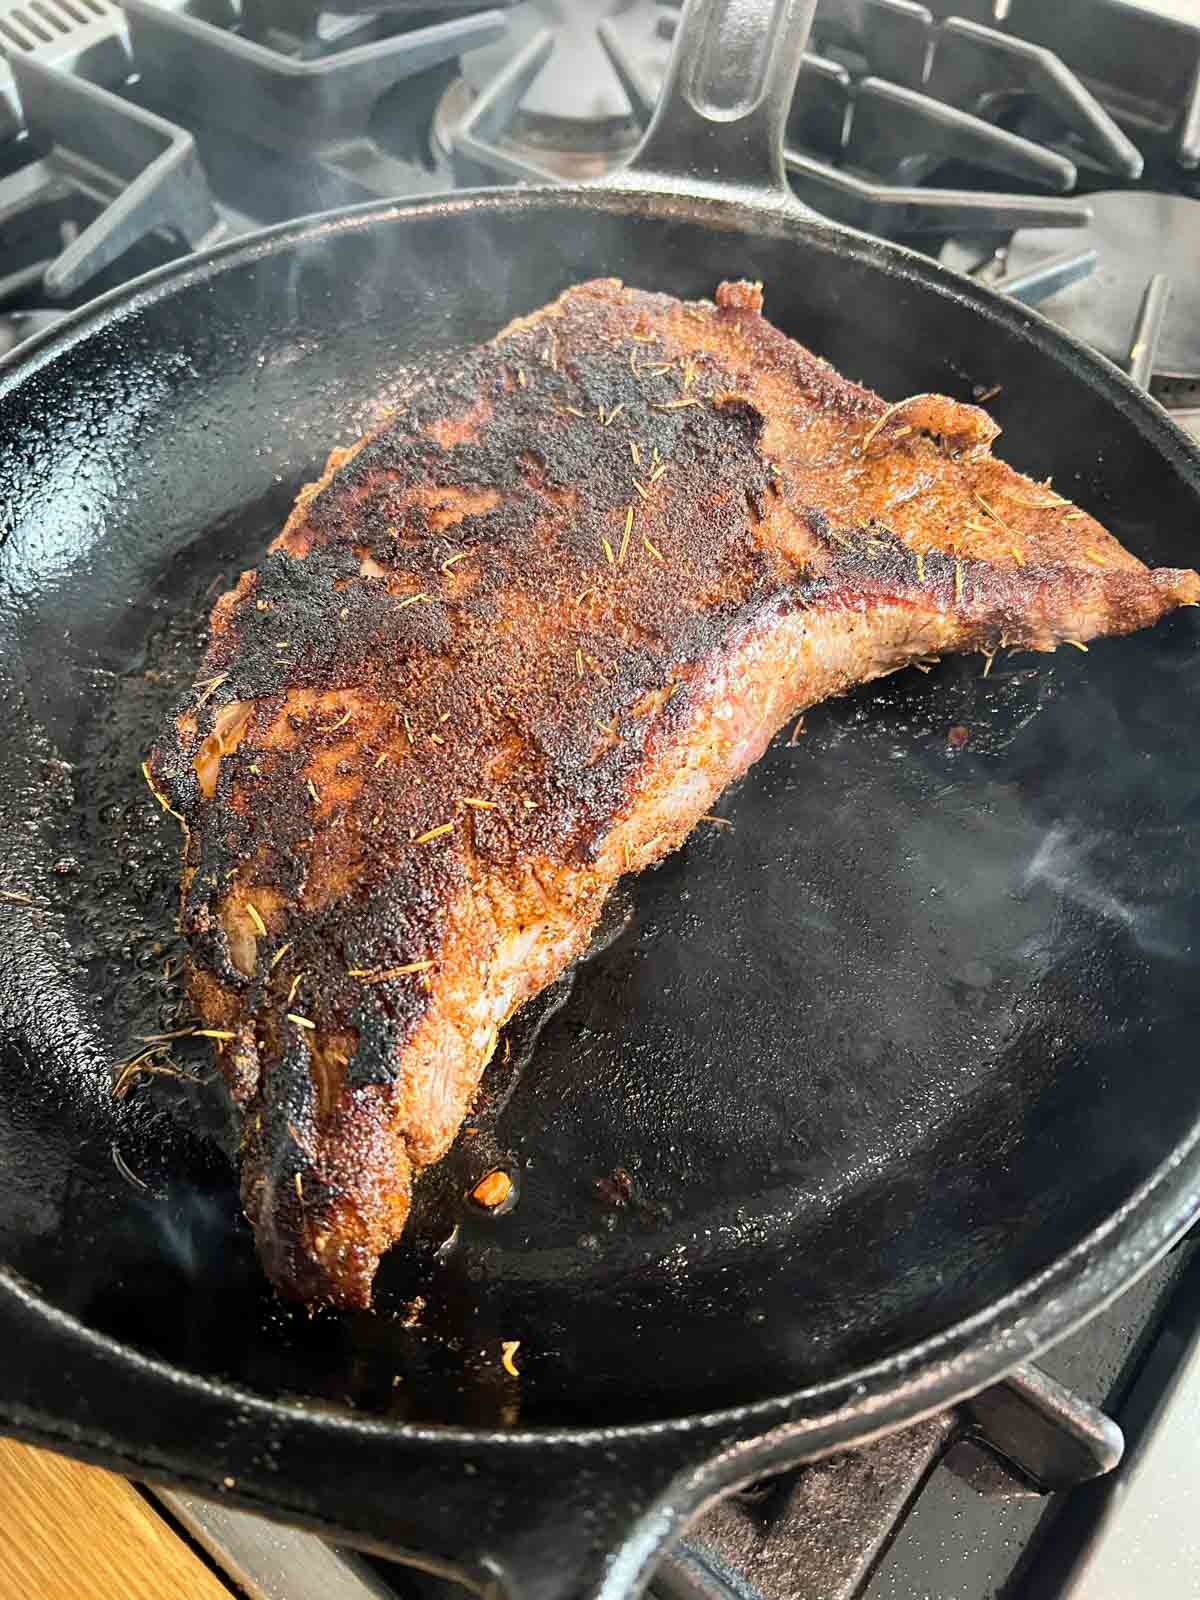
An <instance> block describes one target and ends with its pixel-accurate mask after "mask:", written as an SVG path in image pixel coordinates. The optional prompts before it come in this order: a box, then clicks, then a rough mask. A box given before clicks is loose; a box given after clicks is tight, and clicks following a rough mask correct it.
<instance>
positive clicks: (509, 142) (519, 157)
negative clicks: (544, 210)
mask: <svg viewBox="0 0 1200 1600" xmlns="http://www.w3.org/2000/svg"><path fill="white" fill-rule="evenodd" d="M662 16H663V13H662V11H661V9H660V7H659V6H658V5H657V4H655V3H654V0H591V3H589V4H586V5H579V4H575V5H571V4H567V3H564V0H526V3H525V4H523V5H520V6H518V7H517V9H516V10H515V11H513V12H512V13H510V15H509V31H508V35H507V37H506V39H505V40H503V41H502V42H501V43H500V44H498V45H496V46H493V47H490V48H486V49H483V50H474V51H472V52H471V53H470V54H469V55H466V56H464V57H463V60H462V76H461V77H460V78H458V79H457V80H456V81H455V82H454V83H452V84H451V85H450V87H449V88H448V89H447V91H446V93H445V94H444V95H443V97H442V100H441V102H440V103H439V105H438V108H437V111H436V113H435V115H434V122H433V141H434V146H435V148H436V149H437V151H438V153H439V154H441V155H442V156H444V157H446V158H448V159H450V160H451V161H452V162H453V164H454V166H455V171H456V175H457V176H459V178H460V181H465V182H471V183H473V182H481V181H482V182H490V181H493V180H494V176H495V173H496V172H497V171H499V172H501V173H502V174H503V175H504V176H506V177H510V178H513V177H515V178H526V179H527V178H530V177H536V178H538V179H539V180H540V181H554V180H556V179H557V180H563V179H565V180H568V181H578V180H580V179H583V178H593V177H599V176H601V175H602V174H603V173H605V172H611V171H613V170H614V169H615V168H617V167H620V166H622V165H623V164H624V163H625V162H626V161H627V160H628V159H629V157H630V156H631V155H632V154H633V152H634V150H635V149H636V148H637V143H638V140H639V138H640V137H641V133H642V129H643V127H644V125H645V120H646V111H647V105H646V103H645V102H646V98H647V96H646V93H643V94H641V95H639V93H638V89H637V88H634V87H633V86H632V85H631V84H630V83H629V72H630V71H632V72H633V73H634V74H636V76H637V78H638V80H639V83H642V84H652V85H653V86H654V89H653V91H649V93H651V94H652V93H653V92H656V91H657V88H658V85H659V83H660V82H661V81H662V77H663V74H664V72H665V71H666V64H667V59H668V57H669V55H670V49H671V47H670V32H669V31H668V30H666V29H664V28H663V27H662V25H661V19H662ZM614 38H616V39H618V40H619V41H620V43H619V51H620V56H619V58H617V59H614V52H613V50H612V48H611V41H612V40H613V39H614ZM514 46H515V49H514ZM626 61H628V63H629V65H628V67H627V66H626ZM581 86H586V87H585V88H581Z"/></svg>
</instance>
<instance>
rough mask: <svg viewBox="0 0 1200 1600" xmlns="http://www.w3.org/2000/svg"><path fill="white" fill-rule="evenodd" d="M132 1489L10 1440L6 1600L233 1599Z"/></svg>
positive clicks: (0, 1553) (0, 1584)
mask: <svg viewBox="0 0 1200 1600" xmlns="http://www.w3.org/2000/svg"><path fill="white" fill-rule="evenodd" d="M230 1593H231V1591H230V1590H229V1589H227V1588H226V1587H225V1585H224V1584H223V1583H222V1582H221V1580H220V1579H219V1578H217V1577H214V1575H213V1573H212V1572H211V1571H210V1570H209V1568H208V1567H207V1566H205V1564H204V1562H203V1561H202V1560H201V1559H200V1558H199V1557H198V1556H196V1555H195V1554H193V1552H192V1550H191V1549H190V1547H189V1546H188V1545H187V1544H186V1543H185V1542H184V1540H183V1539H181V1538H180V1537H179V1535H178V1534H177V1533H175V1532H174V1530H173V1529H172V1528H171V1526H170V1524H169V1523H167V1522H166V1521H164V1520H163V1518H162V1517H161V1516H159V1515H158V1513H157V1512H156V1511H155V1510H154V1508H153V1507H152V1506H151V1505H149V1504H147V1502H146V1501H145V1500H144V1499H143V1498H142V1496H141V1495H140V1494H139V1493H138V1492H137V1490H136V1489H135V1488H134V1487H133V1485H132V1484H130V1483H127V1482H126V1481H125V1479H124V1478H118V1477H116V1476H115V1475H114V1474H113V1473H111V1472H103V1471H101V1469H100V1468H99V1467H85V1466H82V1465H81V1464H80V1463H79V1462H77V1461H68V1460H67V1458H66V1457H65V1456H59V1455H55V1454H53V1452H51V1451H49V1450H35V1449H33V1448H32V1447H31V1446H30V1445H24V1444H15V1443H14V1442H13V1441H12V1440H10V1439H0V1600H230Z"/></svg>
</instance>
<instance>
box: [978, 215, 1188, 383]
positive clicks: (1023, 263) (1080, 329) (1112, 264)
mask: <svg viewBox="0 0 1200 1600" xmlns="http://www.w3.org/2000/svg"><path fill="white" fill-rule="evenodd" d="M1088 205H1089V207H1090V208H1091V210H1092V213H1093V215H1092V221H1091V222H1090V224H1089V225H1088V226H1087V227H1086V228H1084V229H1083V230H1082V231H1081V232H1080V233H1079V234H1077V235H1076V236H1075V240H1074V241H1073V242H1075V243H1077V245H1078V246H1079V248H1080V249H1086V250H1092V251H1095V253H1096V257H1097V260H1098V265H1097V267H1096V270H1095V272H1094V273H1093V274H1092V276H1091V277H1089V278H1088V279H1087V281H1086V282H1084V283H1076V284H1073V285H1071V286H1069V287H1065V288H1063V289H1061V290H1060V291H1059V292H1057V293H1055V294H1054V296H1053V298H1052V299H1051V300H1049V301H1048V303H1047V305H1046V308H1045V309H1046V314H1047V316H1049V317H1050V318H1051V320H1052V321H1053V322H1056V323H1057V324H1058V326H1059V327H1061V328H1065V329H1066V331H1067V332H1068V333H1073V334H1074V335H1075V337H1076V338H1077V339H1082V340H1083V342H1084V343H1085V344H1090V345H1092V346H1093V347H1094V348H1095V349H1097V350H1100V351H1102V352H1103V353H1104V354H1105V355H1106V356H1108V357H1109V358H1110V360H1113V361H1116V362H1118V363H1119V364H1121V365H1126V364H1127V363H1128V362H1129V361H1130V359H1131V354H1132V352H1133V349H1134V346H1135V345H1136V344H1137V343H1138V335H1137V331H1136V330H1137V329H1138V327H1139V316H1140V313H1141V311H1142V308H1143V302H1144V299H1145V295H1146V290H1147V285H1148V284H1149V283H1150V281H1151V280H1152V278H1153V277H1154V276H1155V275H1156V274H1157V275H1162V276H1165V277H1166V278H1167V279H1168V280H1169V281H1170V284H1171V289H1172V293H1171V296H1170V303H1169V305H1167V306H1166V307H1165V310H1164V312H1163V315H1162V318H1161V332H1160V337H1159V340H1158V348H1157V355H1156V358H1155V362H1154V375H1155V377H1156V378H1157V379H1159V380H1171V381H1173V382H1175V383H1179V382H1181V381H1183V382H1191V383H1195V382H1198V381H1200V278H1198V277H1197V274H1196V263H1197V261H1200V200H1194V199H1189V198H1188V197H1187V196H1185V195H1173V194H1157V193H1154V192H1152V191H1147V190H1135V189H1125V190H1118V191H1113V192H1101V193H1098V194H1092V195H1089V196H1088ZM1061 248H1062V245H1061V239H1060V237H1057V236H1056V235H1055V234H1053V233H1049V232H1047V231H1045V230H1042V229H1029V230H1027V231H1024V232H1021V233H1019V234H1017V236H1016V237H1015V238H1014V239H1013V241H1012V243H1011V244H1010V245H1009V246H1008V247H1007V249H1006V250H1005V251H1004V252H1003V257H1004V259H1003V261H1002V262H1001V261H998V260H996V259H995V258H992V257H990V256H989V257H988V259H987V260H986V261H985V262H984V266H983V271H982V275H983V276H984V277H990V276H991V275H992V274H993V273H994V272H995V270H996V269H997V267H1001V266H1002V268H1003V270H1004V271H1006V272H1007V273H1010V274H1019V275H1024V274H1026V273H1029V272H1036V271H1037V270H1038V268H1039V267H1040V266H1041V265H1042V264H1043V263H1045V262H1046V261H1047V260H1048V259H1049V258H1050V257H1051V256H1053V255H1054V254H1055V253H1056V252H1057V251H1060V250H1061ZM971 254H972V253H971V250H970V248H969V246H968V247H967V248H966V249H964V247H963V246H962V245H959V246H957V247H954V251H953V255H950V254H949V253H948V255H947V259H949V261H950V264H951V265H954V266H959V267H962V268H966V269H967V270H971V269H972V268H977V267H978V264H979V261H980V259H981V257H982V256H983V255H984V254H985V247H981V248H980V249H979V250H978V251H977V252H976V254H975V259H971Z"/></svg>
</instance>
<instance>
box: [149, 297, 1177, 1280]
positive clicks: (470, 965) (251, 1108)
mask: <svg viewBox="0 0 1200 1600" xmlns="http://www.w3.org/2000/svg"><path fill="white" fill-rule="evenodd" d="M760 309H761V295H760V293H759V291H758V289H757V287H756V286H753V285H748V284H724V285H722V286H721V287H720V288H719V289H718V291H717V297H716V304H715V305H713V304H707V303H703V304H692V305H684V304H681V303H680V302H679V301H678V300H675V299H673V298H671V297H670V296H667V295H658V294H647V293H642V292H640V291H637V290H634V289H627V288H624V287H622V285H621V284H620V283H618V282H616V281H612V280H606V281H600V282H595V283H587V284H583V285H580V286H579V287H577V288H574V289H571V290H569V291H568V292H567V293H566V294H564V295H563V296H562V297H561V298H560V299H559V300H557V301H555V302H554V303H553V304H552V305H550V306H548V307H546V308H545V309H543V310H541V311H539V312H537V313H536V314H534V315H532V316H530V317H527V318H524V319H522V320H521V321H518V322H515V323H513V324H512V325H511V326H510V327H509V328H507V329H506V330H505V331H504V332H503V333H502V334H500V335H499V337H498V338H497V339H496V340H495V341H494V342H493V343H491V344H489V345H487V346H485V347H483V348H481V349H477V350H472V351H469V352H468V353H466V354H464V355H463V356H462V357H461V358H458V359H457V360H455V361H453V362H448V363H447V365H446V367H445V369H444V370H442V371H439V372H437V373H435V374H433V375H431V376H430V378H429V379H428V381H427V382H425V383H423V384H422V385H421V386H420V387H419V388H415V389H414V390H413V391H412V392H411V393H410V394H409V396H408V397H407V399H406V400H405V401H404V402H403V403H402V404H401V405H400V407H399V409H398V410H397V411H396V412H395V413H394V414H393V415H392V416H391V417H390V419H389V420H388V421H387V422H386V423H385V425H384V426H382V427H381V428H380V429H379V430H378V431H377V432H376V433H374V434H372V435H370V436H369V437H368V438H366V439H365V440H363V441H361V442H360V443H359V444H357V445H355V446H353V447H352V448H351V449H349V450H343V451H337V452H335V453H334V455H333V456H331V458H330V461H329V465H328V469H327V471H326V473H325V476H324V477H323V478H322V479H321V480H320V482H319V483H316V484H313V485H311V486H310V487H309V488H307V489H305V490H304V491H303V493H302V494H301V495H300V498H299V500H298V501H297V504H296V507H295V509H294V511H293V512H292V515H291V517H290V518H289V520H288V523H287V525H286V527H285V528H284V530H283V532H282V533H281V534H280V536H279V538H278V539H277V540H276V541H275V543H274V544H273V545H272V546H271V548H270V550H269V551H268V552H266V553H265V554H264V556H263V559H262V560H261V562H260V563H259V565H258V567H257V568H256V570H255V571H253V572H247V573H245V574H243V576H242V578H241V581H240V582H239V583H238V585H237V587H236V589H234V590H233V591H232V592H231V593H229V594H226V595H224V596H222V598H221V599H220V600H219V601H218V603H217V605H216V608H215V610H214V612H213V617H212V637H211V643H210V646H209V651H208V656H207V659H206V663H205V666H204V670H203V674H202V677H201V679H200V682H199V683H198V685H197V688H196V691H195V694H194V695H193V697H192V698H191V700H190V701H189V703H188V704H187V705H185V706H184V707H183V708H182V709H181V711H180V712H179V713H178V715H177V717H176V719H175V720H174V722H173V724H172V725H171V726H170V727H168V728H167V729H166V730H165V732H164V735H163V738H162V740H161V743H160V745H159V747H158V749H157V750H156V751H155V752H154V754H153V757H152V760H151V774H152V778H153V782H154V784H155V785H156V786H157V787H158V788H159V789H160V790H161V791H162V792H163V793H164V795H165V797H166V798H167V799H169V801H170V804H171V805H172V806H173V808H174V809H175V810H176V811H177V812H178V813H179V814H180V816H181V817H182V818H183V820H184V824H185V833H186V844H185V860H184V873H183V910H182V922H183V927H184V929H185V930H186V932H187V933H188V934H189V935H190V938H191V946H192V952H193V967H192V978H191V992H192V996H193V999H194V1002H195V1005H196V1007H197V1010H198V1012H199V1014H200V1015H201V1017H202V1018H203V1020H204V1023H205V1025H206V1026H207V1027H208V1028H211V1029H214V1030H217V1032H218V1033H219V1034H223V1035H226V1036H227V1037H226V1038H224V1039H221V1040H219V1042H218V1049H219V1053H220V1057H221V1061H222V1065H223V1068H224V1071H225V1075H226V1078H227V1081H228V1083H229V1087H230V1089H231V1091H232V1094H233V1096H234V1099H235V1101H236V1103H237V1105H238V1107H239V1109H240V1112H241V1118H242V1162H243V1176H242V1193H243V1201H244V1204H245V1208H246V1212H247V1215H248V1216H249V1218H250V1220H251V1222H252V1224H253V1226H254V1229H255V1232H256V1235H257V1238H258V1245H259V1249H260V1252H261V1255H262V1260H263V1263H264V1265H265V1267H266V1270H267V1272H268V1273H269V1275H270V1277H271V1279H272V1281H273V1282H274V1283H275V1284H276V1285H277V1287H278V1288H279V1289H280V1290H281V1291H282V1292H284V1293H285V1294H288V1295H291V1296H293V1297H298V1298H300V1299H303V1300H308V1301H310V1302H314V1303H317V1302H331V1303H335V1304H347V1305H350V1304H353V1305H364V1304H367V1303H369V1299H370V1293H371V1281H372V1277H373V1274H374V1272H375V1268H376V1266H377V1264H378V1261H379V1257H380V1255H381V1254H382V1252H383V1251H385V1250H386V1249H387V1248H388V1246H389V1245H390V1244H391V1243H392V1242H393V1241H394V1240H395V1239H396V1238H397V1236H398V1235H399V1234H400V1232H401V1230H402V1228H403V1226H404V1222H405V1217H406V1215H407V1212H408V1208H409V1198H410V1190H411V1184H412V1181H413V1177H414V1174H415V1173H416V1172H417V1171H418V1170H419V1169H420V1168H421V1167H423V1166H426V1165H428V1164H429V1163H430V1162H434V1161H436V1160H437V1159H438V1158H439V1157H440V1156H441V1155H442V1154H443V1153H444V1152H445V1150H446V1149H447V1148H448V1146H449V1145H450V1143H451V1142H452V1141H453V1139H454V1137H455V1134H456V1133H457V1131H458V1128H459V1126H460V1124H461V1122H462V1119H463V1116H464V1113H465V1112H466V1110H467V1107H468V1106H469V1104H470V1102H471V1098H472V1095H473V1094H474V1092H475V1090H476V1087H477V1085H478V1083H479V1079H480V1075H481V1073H482V1071H483V1068H484V1066H485V1064H486V1062H487V1060H488V1058H489V1056H490V1054H491V1052H492V1050H493V1049H494V1047H495V1044H496V1039H497V1032H498V1030H499V1029H500V1028H501V1027H502V1026H503V1024H504V1022H505V1021H506V1019H507V1018H508V1017H510V1016H511V1015H512V1013H513V1012H514V1011H515V1010H516V1009H517V1007H519V1006H520V1005H521V1004H522V1003H523V1002H524V1001H525V1000H527V999H528V998H529V997H530V996H531V995H533V994H534V993H535V992H536V991H537V990H539V989H541V988H542V987H543V986H544V985H546V984H547V983H548V982H550V980H551V979H552V978H554V976H555V975H556V974H557V973H558V972H559V971H560V970H561V969H562V968H563V967H564V966H565V965H566V964H567V963H568V962H569V961H570V960H571V959H572V958H573V957H574V956H576V955H577V954H578V953H579V952H580V951H581V950H582V949H583V948H584V946H585V945H586V943H587V941H588V937H589V933H590V930H591V929H592V927H593V925H594V923H595V921H596V918H597V916H598V914H599V912H600V908H601V905H602V903H603V901H604V899H605V896H606V895H607V893H608V891H609V889H610V888H611V886H612V885H613V883H614V881H615V880H616V879H617V878H618V877H619V876H620V875H621V874H622V873H625V872H632V871H637V870H638V869H640V868H642V867H645V866H647V865H648V864H649V863H650V862H653V861H655V860H657V859H658V858H659V857H661V856H662V855H664V854H665V853H666V852H667V851H670V850H673V849H674V848H675V847H676V846H677V845H678V844H679V843H680V842H681V841H682V840H683V838H684V837H685V836H686V834H687V833H688V831H689V829H690V828H691V827H692V826H693V824H694V823H695V822H696V821H697V819H698V818H699V817H700V816H701V815H702V814H703V813H705V812H707V811H709V810H710V809H711V806H712V803H713V801H714V800H715V799H716V798H717V796H718V795H719V794H720V792H721V790H722V789H723V788H724V787H725V786H726V785H727V784H728V783H729V782H730V781H731V780H732V779H734V778H736V777H737V776H738V775H739V774H740V773H742V772H743V771H744V770H745V769H746V768H747V767H748V766H749V765H750V763H751V762H752V761H754V760H755V758H756V757H757V756H758V755H759V754H760V753H761V752H762V750H763V749H764V747H765V746H766V744H767V743H768V741H769V740H770V738H771V736H772V734H773V733H774V732H775V731H776V729H777V728H778V727H779V726H780V725H781V724H782V723H783V722H785V721H786V720H788V719H789V718H792V717H794V716H795V715H796V714H797V712H799V711H801V710H803V709H804V708H805V707H806V706H809V705H812V704H813V703H814V702H816V701H818V700H821V699H823V698H824V697H825V696H827V695H832V694H839V693H841V692H842V691H844V690H845V689H847V688H849V687H850V686H851V685H853V684H856V683H861V682H863V681H864V680H866V679H870V678H874V677H877V676H878V675H880V674H882V673H886V672H891V671H894V670H895V669H896V668H898V667H901V666H903V665H905V664H907V663H909V662H912V661H914V660H918V659H923V658H927V657H930V656H936V655H939V654H941V653H943V652H945V651H948V650H971V651H984V652H989V653H990V652H994V651H996V650H998V649H1001V648H1003V647H1004V646H1006V645H1007V646H1021V647H1024V648H1026V649H1034V650H1052V649H1054V648H1055V646H1056V645H1058V644H1059V643H1061V642H1063V641H1070V642H1072V643H1079V644H1083V643H1084V642H1085V641H1086V640H1088V639H1090V638H1092V637H1093V636H1095V635H1098V634H1108V633H1124V632H1128V631H1130V630H1132V629H1134V628H1140V627H1143V626H1145V625H1147V624H1149V623H1153V622H1154V621H1156V620H1157V619H1158V618H1159V617H1161V616H1162V615H1163V613H1164V612H1166V611H1169V610H1170V609H1172V607H1174V606H1176V605H1180V604H1194V603H1196V602H1197V601H1200V579H1198V578H1197V576H1196V574H1195V573H1192V572H1186V571H1149V570H1148V569H1147V568H1146V567H1145V566H1143V564H1142V563H1141V562H1140V561H1138V560H1137V559H1136V558H1135V557H1134V556H1132V555H1130V554H1129V552H1128V551H1126V550H1124V549H1123V548H1122V547H1121V545H1120V544H1119V543H1118V542H1117V540H1116V539H1114V538H1113V537H1112V535H1111V534H1109V533H1107V532H1106V531H1105V530H1104V529H1103V528H1102V527H1101V526H1100V525H1099V524H1098V523H1097V522H1095V521H1094V520H1093V519H1092V518H1091V517H1090V516H1089V515H1087V514H1086V513H1085V512H1083V511H1080V510H1076V509H1075V508H1074V507H1073V506H1072V505H1071V504H1070V503H1069V502H1068V501H1067V500H1064V499H1063V498H1062V497H1061V496H1059V495H1058V494H1056V493H1054V492H1053V491H1052V490H1050V489H1049V488H1048V487H1046V486H1045V485H1042V484H1039V483H1034V482H1031V481H1030V480H1029V479H1028V478H1024V477H1022V476H1021V475H1020V474H1019V473H1017V472H1015V471H1013V470H1012V469H1011V468H1009V467H1008V466H1006V465H1004V464H1003V463H1001V462H999V461H997V460H995V459H994V458H993V457H992V455H991V453H990V446H991V443H992V440H993V439H994V437H995V435H996V433H997V429H996V427H995V425H994V424H993V423H992V422H991V421H990V420H989V418H988V417H987V416H986V415H985V414H984V413H983V412H982V411H980V410H977V409H976V408H974V407H972V406H967V405H960V404H958V403H957V402H955V401H953V400H949V399H946V398H943V397H940V396H937V395H917V396H915V397H912V398H911V399H908V400H906V401H902V402H900V403H899V404H896V405H891V406H885V404H884V402H883V401H882V400H880V399H879V398H878V397H877V396H876V395H874V394H871V393H870V392H868V391H867V390H865V389H862V388H859V387H857V386H856V385H854V384H852V383H849V382H847V381H846V380H845V379H844V378H842V377H840V376H839V375H838V374H837V373H836V372H835V371H834V370H833V369H832V368H831V367H830V366H828V365H827V364H826V363H825V362H823V361H821V360H819V359H818V358H817V357H816V356H814V355H812V354H810V353H809V352H808V351H807V350H804V349H802V348H801V347H800V346H799V345H796V344H794V343H792V341H791V340H789V339H787V338H785V337H784V335H783V334H781V333H779V332H778V331H777V330H776V329H774V328H772V327H771V326H770V324H769V323H767V322H766V321H765V320H764V319H763V317H762V316H761V314H760Z"/></svg>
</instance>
